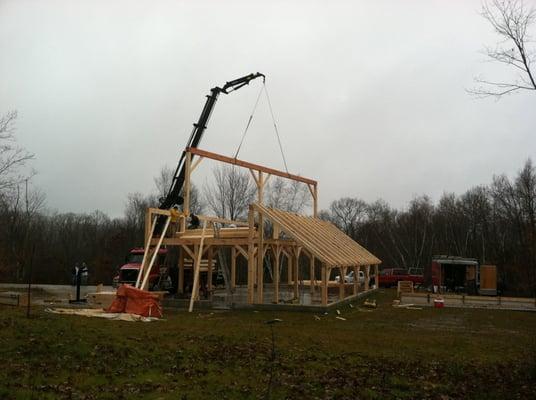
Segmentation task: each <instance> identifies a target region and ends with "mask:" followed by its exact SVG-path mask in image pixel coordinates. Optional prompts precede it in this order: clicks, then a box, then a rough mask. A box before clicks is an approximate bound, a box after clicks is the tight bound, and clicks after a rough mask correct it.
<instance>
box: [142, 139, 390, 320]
mask: <svg viewBox="0 0 536 400" xmlns="http://www.w3.org/2000/svg"><path fill="white" fill-rule="evenodd" d="M185 152H186V157H185V160H186V161H185V181H184V188H183V195H184V203H183V210H182V212H176V213H175V215H174V218H173V219H172V223H171V225H170V228H169V229H168V230H167V235H166V237H164V238H155V237H153V232H152V228H153V227H154V225H153V224H152V221H154V220H155V219H154V217H155V215H158V214H160V215H169V213H170V211H167V210H160V209H155V208H149V209H148V210H147V213H146V224H145V243H146V244H147V247H149V248H151V246H152V247H153V248H154V247H156V246H158V245H159V244H160V245H163V246H166V247H170V246H177V247H178V248H179V258H178V293H179V294H182V295H186V293H185V288H186V281H185V270H186V269H187V268H188V269H189V270H191V271H192V274H193V276H192V281H193V283H192V284H191V285H190V286H189V287H190V288H191V296H190V303H189V310H190V311H192V309H193V306H194V302H195V301H196V300H198V299H199V298H200V294H199V291H200V273H201V272H202V271H203V272H204V271H206V273H207V278H206V281H207V282H205V283H206V288H207V290H206V293H205V295H206V296H207V297H208V298H209V299H211V298H212V294H213V285H212V272H213V269H214V265H215V259H214V257H215V254H218V251H219V250H220V249H223V248H227V249H229V250H228V254H229V253H230V271H224V276H227V278H226V279H225V281H226V282H225V284H226V291H227V294H232V293H234V291H235V290H237V286H238V285H237V260H238V258H243V259H244V260H245V261H246V262H247V285H246V288H247V293H246V295H245V300H246V303H247V304H250V305H255V304H272V305H278V304H285V305H289V304H292V305H303V304H305V299H306V298H307V302H308V303H307V304H309V305H319V306H327V305H328V304H330V303H334V302H338V301H341V300H345V299H348V298H351V297H357V296H358V295H360V294H361V293H362V292H364V291H368V290H370V289H371V288H370V287H369V281H370V273H371V266H372V267H373V268H374V276H375V287H378V265H379V264H380V263H381V261H380V260H379V259H377V258H376V257H375V256H373V255H372V254H371V253H369V252H368V251H367V250H365V249H364V248H362V247H361V246H360V245H359V244H357V243H356V242H354V241H353V240H352V239H350V238H349V237H348V236H346V235H344V233H342V232H341V231H339V230H338V229H337V228H336V227H335V226H334V225H332V224H331V223H329V222H326V221H322V220H320V219H318V218H317V214H318V184H317V182H316V181H315V180H312V179H309V178H304V177H301V176H298V175H293V174H289V173H287V172H283V171H279V170H276V169H272V168H268V167H264V166H261V165H258V164H254V163H250V162H247V161H243V160H239V159H236V158H231V157H227V156H223V155H220V154H216V153H212V152H208V151H205V150H201V149H197V148H186V149H185ZM194 156H196V157H197V159H195V160H194ZM204 159H211V160H215V161H219V162H224V163H227V164H231V165H235V166H238V167H241V168H246V169H248V170H249V171H250V173H251V176H252V177H253V180H254V182H255V185H256V188H257V201H256V202H255V203H254V204H251V205H250V207H249V212H248V220H247V221H231V220H227V219H222V218H217V217H210V216H199V215H197V217H198V218H199V220H200V221H201V223H202V229H190V228H189V227H188V222H187V219H188V217H189V216H190V194H191V178H192V173H193V172H194V171H195V169H196V168H197V167H198V166H199V164H200V163H201V162H202V161H203V160H204ZM272 175H275V176H279V177H282V178H286V179H290V180H293V181H297V182H301V183H303V184H305V185H307V187H308V189H309V192H310V194H311V196H312V205H313V207H312V214H313V215H312V216H310V217H305V216H301V215H297V214H291V213H287V212H284V211H281V210H276V209H271V208H268V207H265V206H264V205H263V200H264V188H265V186H266V184H267V182H268V181H269V179H270V177H271V176H272ZM229 226H230V227H229ZM220 267H221V265H220ZM226 268H228V266H226ZM285 269H286V274H284V270H285ZM334 269H335V270H336V272H335V273H337V272H338V275H339V276H340V277H346V276H347V275H348V273H349V272H350V271H353V272H354V276H355V277H358V276H359V271H360V270H363V272H364V275H365V280H364V282H359V280H358V279H355V280H354V282H348V281H346V280H345V279H339V281H338V282H335V281H333V280H332V279H331V275H332V271H333V270H334ZM285 275H286V276H285ZM266 276H268V277H269V279H270V280H271V282H268V283H265V277H266ZM242 288H243V286H242V287H241V289H242ZM265 289H269V290H268V291H266V290H265ZM330 290H331V291H335V292H336V294H335V295H333V293H332V294H331V296H330Z"/></svg>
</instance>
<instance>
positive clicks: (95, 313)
mask: <svg viewBox="0 0 536 400" xmlns="http://www.w3.org/2000/svg"><path fill="white" fill-rule="evenodd" d="M45 312H48V313H52V314H64V315H80V316H82V317H98V318H106V319H112V320H116V321H128V322H136V321H141V322H152V321H159V319H158V318H155V317H143V316H141V315H136V314H129V313H109V312H106V311H104V310H101V309H97V308H45Z"/></svg>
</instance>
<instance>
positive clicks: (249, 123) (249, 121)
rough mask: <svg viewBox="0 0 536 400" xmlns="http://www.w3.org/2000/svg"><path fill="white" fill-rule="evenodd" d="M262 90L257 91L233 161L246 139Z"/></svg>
mask: <svg viewBox="0 0 536 400" xmlns="http://www.w3.org/2000/svg"><path fill="white" fill-rule="evenodd" d="M263 86H264V85H263ZM262 89H263V88H262V87H261V90H259V95H258V96H257V100H256V101H255V105H254V106H253V110H251V115H250V116H249V119H248V123H247V124H246V129H244V133H242V139H240V144H239V145H238V149H236V153H235V156H234V158H235V159H236V158H237V157H238V153H239V152H240V148H241V147H242V143H244V138H245V137H246V133H247V132H248V129H249V126H250V125H251V121H252V120H253V115H254V114H255V111H256V110H257V105H258V104H259V100H260V98H261V94H262Z"/></svg>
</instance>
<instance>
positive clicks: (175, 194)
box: [159, 72, 265, 210]
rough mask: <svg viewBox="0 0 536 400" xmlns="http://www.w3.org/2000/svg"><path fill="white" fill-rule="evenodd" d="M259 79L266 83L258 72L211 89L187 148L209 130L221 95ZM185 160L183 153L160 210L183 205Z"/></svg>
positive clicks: (161, 200)
mask: <svg viewBox="0 0 536 400" xmlns="http://www.w3.org/2000/svg"><path fill="white" fill-rule="evenodd" d="M259 77H262V78H263V82H264V80H265V76H264V75H263V74H261V73H259V72H257V73H254V74H249V75H246V76H243V77H241V78H238V79H235V80H233V81H229V82H226V83H225V85H223V86H222V87H219V86H216V87H213V88H212V89H210V94H209V95H208V96H207V101H206V102H205V106H204V107H203V110H202V111H201V115H200V116H199V120H198V121H197V122H196V123H194V127H193V129H192V133H191V134H190V138H189V139H188V143H187V144H186V147H185V148H188V147H193V148H196V147H197V146H198V145H199V142H200V141H201V138H202V137H203V133H204V132H205V130H206V129H207V124H208V121H209V119H210V115H211V114H212V110H214V106H215V104H216V101H217V100H218V96H219V95H220V93H223V94H229V93H230V92H233V91H235V90H237V89H240V88H241V87H242V86H245V85H248V84H249V82H251V81H252V80H253V79H256V78H259ZM192 157H193V156H192ZM185 160H186V151H183V152H182V154H181V157H180V159H179V164H178V165H177V168H176V169H175V173H174V174H173V180H172V182H171V186H170V188H169V190H168V192H167V194H166V196H165V197H163V198H161V199H160V206H159V208H161V209H165V210H167V209H170V208H172V207H175V206H177V205H181V204H182V203H183V201H184V199H183V198H182V196H181V190H182V187H183V185H184V179H185V174H186V169H185Z"/></svg>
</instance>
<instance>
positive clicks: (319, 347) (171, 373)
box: [0, 290, 536, 400]
mask: <svg viewBox="0 0 536 400" xmlns="http://www.w3.org/2000/svg"><path fill="white" fill-rule="evenodd" d="M393 296H394V293H393V291H390V290H383V291H381V292H379V293H376V294H374V295H372V296H371V297H375V298H376V299H377V301H378V304H379V306H378V308H377V309H376V310H373V311H368V310H366V309H364V308H362V307H360V306H359V302H358V303H355V304H354V308H351V307H350V306H348V305H346V306H344V307H342V308H341V309H340V311H341V316H342V317H344V318H346V320H345V321H343V320H339V319H337V318H336V314H335V313H334V312H333V313H330V314H329V315H319V316H318V317H320V318H321V319H320V320H317V319H316V318H315V316H314V314H310V313H288V312H286V313H283V312H267V311H263V312H253V311H240V312H237V311H236V312H235V311H233V312H213V313H211V312H209V311H203V312H194V313H192V314H188V313H186V312H181V311H169V310H168V311H167V313H166V320H165V321H158V322H154V323H141V322H137V323H132V322H119V321H108V320H101V319H97V318H85V317H78V316H61V315H55V314H49V313H45V312H44V311H43V310H41V309H35V310H33V316H32V318H30V319H26V317H25V314H24V312H23V310H21V309H15V308H10V307H1V308H0V363H1V365H2V368H0V399H29V398H33V399H211V398H218V399H242V398H251V399H253V398H268V392H270V393H269V394H270V398H274V399H275V398H277V399H283V398H293V399H311V398H319V399H324V398H333V399H356V398H359V399H421V398H430V399H442V400H445V399H450V398H456V399H458V398H459V399H462V398H464V399H469V398H474V399H513V398H518V399H534V398H536V397H535V394H536V313H527V312H509V311H488V310H467V309H466V310H460V309H442V310H438V309H432V308H426V309H423V310H404V309H395V308H393V307H392V306H391V301H392V299H393ZM272 318H280V319H282V320H283V322H281V323H279V324H277V325H276V326H275V329H274V331H275V337H276V340H275V341H276V359H275V363H272V362H271V336H270V327H269V326H268V325H266V324H265V321H266V320H270V319H272ZM272 367H273V379H272V384H271V387H270V389H269V381H270V371H271V368H272Z"/></svg>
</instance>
